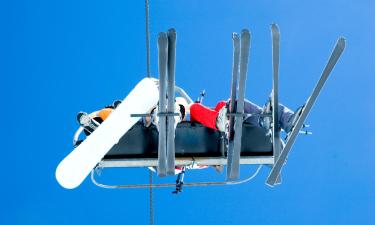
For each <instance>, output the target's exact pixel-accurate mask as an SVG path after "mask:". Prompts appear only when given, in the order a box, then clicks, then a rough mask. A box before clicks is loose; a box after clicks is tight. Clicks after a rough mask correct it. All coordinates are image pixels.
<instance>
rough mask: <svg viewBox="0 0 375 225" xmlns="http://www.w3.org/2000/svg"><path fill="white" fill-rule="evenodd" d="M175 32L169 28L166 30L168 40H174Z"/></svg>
mask: <svg viewBox="0 0 375 225" xmlns="http://www.w3.org/2000/svg"><path fill="white" fill-rule="evenodd" d="M176 36H177V35H176V30H175V29H174V28H170V29H169V30H168V37H169V38H173V39H176Z"/></svg>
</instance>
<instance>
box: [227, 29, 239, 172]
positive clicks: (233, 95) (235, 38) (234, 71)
mask: <svg viewBox="0 0 375 225" xmlns="http://www.w3.org/2000/svg"><path fill="white" fill-rule="evenodd" d="M232 41H233V65H232V83H231V94H230V101H229V112H230V116H229V127H228V132H227V134H226V136H227V140H228V152H227V177H228V176H229V174H230V173H231V172H230V170H231V168H232V161H233V159H232V158H233V133H234V116H233V114H234V113H235V102H236V96H237V82H238V66H239V60H240V37H239V36H238V34H237V33H233V34H232Z"/></svg>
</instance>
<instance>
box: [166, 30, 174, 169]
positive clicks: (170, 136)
mask: <svg viewBox="0 0 375 225" xmlns="http://www.w3.org/2000/svg"><path fill="white" fill-rule="evenodd" d="M175 65H176V31H175V30H174V29H170V30H168V83H167V84H168V87H167V91H168V94H167V96H168V112H169V113H172V112H174V108H175ZM167 118H168V122H167V126H168V128H167V175H174V170H175V127H174V123H175V117H174V116H172V115H168V117H167Z"/></svg>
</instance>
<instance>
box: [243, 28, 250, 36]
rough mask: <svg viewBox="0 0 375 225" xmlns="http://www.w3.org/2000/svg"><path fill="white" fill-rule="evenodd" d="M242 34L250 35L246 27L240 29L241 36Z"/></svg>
mask: <svg viewBox="0 0 375 225" xmlns="http://www.w3.org/2000/svg"><path fill="white" fill-rule="evenodd" d="M243 35H250V31H249V30H248V29H242V30H241V36H243Z"/></svg>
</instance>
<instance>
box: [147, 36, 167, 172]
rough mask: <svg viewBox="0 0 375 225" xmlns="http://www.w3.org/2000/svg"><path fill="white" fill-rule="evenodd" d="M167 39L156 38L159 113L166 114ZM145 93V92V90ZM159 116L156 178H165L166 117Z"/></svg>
mask: <svg viewBox="0 0 375 225" xmlns="http://www.w3.org/2000/svg"><path fill="white" fill-rule="evenodd" d="M167 56H168V37H167V34H166V33H159V36H158V61H159V113H166V96H167V93H166V92H167V87H166V85H167V63H168V62H167V60H168V58H167ZM145 91H147V90H145ZM158 116H159V146H158V176H166V166H167V165H166V163H167V161H166V148H167V143H166V116H165V115H158Z"/></svg>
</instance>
